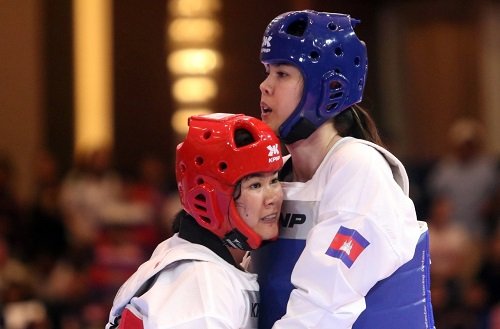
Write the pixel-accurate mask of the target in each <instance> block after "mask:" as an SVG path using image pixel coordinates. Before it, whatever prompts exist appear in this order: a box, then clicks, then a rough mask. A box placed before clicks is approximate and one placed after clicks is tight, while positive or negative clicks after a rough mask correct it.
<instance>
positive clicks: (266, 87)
mask: <svg viewBox="0 0 500 329" xmlns="http://www.w3.org/2000/svg"><path fill="white" fill-rule="evenodd" d="M259 89H260V92H261V93H263V94H270V93H271V92H272V88H271V85H270V83H269V81H268V79H267V78H266V79H264V81H262V82H261V83H260V85H259Z"/></svg>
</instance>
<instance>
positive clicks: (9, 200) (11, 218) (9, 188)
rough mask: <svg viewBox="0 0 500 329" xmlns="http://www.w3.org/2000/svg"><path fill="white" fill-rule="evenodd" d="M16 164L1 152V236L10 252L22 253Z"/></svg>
mask: <svg viewBox="0 0 500 329" xmlns="http://www.w3.org/2000/svg"><path fill="white" fill-rule="evenodd" d="M14 169H15V168H14V164H13V163H12V161H11V159H10V157H9V156H8V155H7V154H5V153H1V152H0V237H1V238H4V239H5V240H6V241H7V243H8V245H9V248H10V252H11V253H12V254H14V255H16V256H20V255H21V253H22V239H21V232H22V231H23V230H22V221H21V208H20V205H19V203H18V200H17V197H16V195H15V192H14V186H13V184H14V182H13V179H14Z"/></svg>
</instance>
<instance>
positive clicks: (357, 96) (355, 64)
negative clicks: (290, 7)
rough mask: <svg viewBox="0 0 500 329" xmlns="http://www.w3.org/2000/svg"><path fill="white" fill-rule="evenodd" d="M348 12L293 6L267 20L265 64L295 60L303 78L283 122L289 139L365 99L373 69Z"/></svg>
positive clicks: (303, 134)
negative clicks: (298, 94) (296, 101)
mask: <svg viewBox="0 0 500 329" xmlns="http://www.w3.org/2000/svg"><path fill="white" fill-rule="evenodd" d="M357 23H359V21H358V20H355V19H351V17H350V16H349V15H344V14H335V13H324V12H316V11H312V10H304V11H294V12H288V13H285V14H282V15H280V16H278V17H276V18H275V19H273V20H272V21H271V22H270V23H269V25H268V26H267V28H266V30H265V32H264V37H263V41H262V47H261V52H260V59H261V62H262V63H264V64H292V65H294V66H296V67H298V68H299V70H300V71H301V73H302V77H303V78H304V90H303V94H302V98H301V100H300V102H299V105H298V106H297V108H296V109H295V110H294V112H293V113H292V114H291V115H290V117H288V118H287V120H285V122H283V124H282V125H281V126H280V128H279V137H280V139H281V140H283V141H284V142H285V143H287V144H290V143H293V142H295V141H297V140H300V139H304V138H307V137H309V135H311V134H312V133H313V132H314V131H315V130H316V129H317V128H318V127H319V126H320V125H322V124H323V123H324V122H325V121H327V120H329V119H331V118H333V117H334V116H336V115H337V114H339V113H340V112H342V111H343V110H345V109H346V108H348V107H349V106H351V105H353V104H356V103H358V102H360V101H361V99H362V96H363V90H364V86H365V80H366V73H367V69H368V57H367V51H366V46H365V44H364V43H363V42H362V41H361V40H359V39H358V37H357V36H356V34H355V33H354V26H355V25H356V24H357Z"/></svg>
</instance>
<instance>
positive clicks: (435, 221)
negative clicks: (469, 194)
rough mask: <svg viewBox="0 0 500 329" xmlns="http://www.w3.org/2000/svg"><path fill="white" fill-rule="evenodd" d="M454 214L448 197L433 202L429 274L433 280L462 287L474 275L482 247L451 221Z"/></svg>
mask: <svg viewBox="0 0 500 329" xmlns="http://www.w3.org/2000/svg"><path fill="white" fill-rule="evenodd" d="M453 213H454V211H453V203H452V202H451V201H450V200H449V199H448V198H447V197H437V198H435V199H434V200H433V201H432V203H431V207H430V213H429V219H428V225H429V235H430V253H431V260H432V266H431V275H432V278H433V280H438V281H439V280H444V281H445V282H447V283H448V284H450V282H453V284H455V285H462V284H463V283H464V282H466V281H468V280H470V278H471V277H472V275H473V274H474V273H475V272H476V270H477V264H478V262H479V260H480V258H479V255H480V252H481V248H480V247H478V246H477V245H476V244H475V243H473V241H472V239H471V238H470V236H469V233H468V232H467V231H466V229H465V228H464V227H463V226H461V225H460V224H457V223H456V222H455V221H454V220H453Z"/></svg>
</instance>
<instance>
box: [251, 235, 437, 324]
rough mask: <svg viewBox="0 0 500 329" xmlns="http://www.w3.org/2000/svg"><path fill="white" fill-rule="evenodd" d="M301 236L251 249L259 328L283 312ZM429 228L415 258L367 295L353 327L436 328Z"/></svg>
mask: <svg viewBox="0 0 500 329" xmlns="http://www.w3.org/2000/svg"><path fill="white" fill-rule="evenodd" d="M304 246H305V241H304V240H293V239H280V240H278V241H277V242H275V243H271V244H269V245H267V246H264V247H262V248H261V249H260V250H257V251H256V252H254V253H253V254H252V262H254V266H255V270H256V271H257V273H258V275H259V284H260V292H261V297H260V307H259V328H260V329H269V328H271V327H272V326H273V324H274V322H276V321H277V320H278V319H280V318H281V317H282V316H283V315H284V314H285V313H286V304H287V302H288V298H289V296H290V292H291V291H292V289H293V286H292V284H291V282H290V277H291V273H292V270H293V267H294V265H295V262H296V261H297V259H298V258H299V256H300V254H301V252H302V250H303V249H304ZM430 296H431V295H430V256H429V232H428V231H425V232H424V233H422V235H421V236H420V239H419V241H418V244H417V246H416V249H415V254H414V256H413V259H411V260H410V261H408V262H407V263H406V264H404V265H403V266H401V267H400V268H399V269H398V270H397V271H396V272H394V273H393V274H392V275H391V276H390V277H388V278H386V279H384V280H382V281H379V282H378V283H377V284H376V285H375V286H374V287H373V288H372V289H370V291H369V292H368V294H367V295H366V309H365V310H364V311H363V312H362V313H361V315H360V316H359V317H358V319H357V320H356V322H355V323H354V325H353V329H401V328H408V329H426V328H430V329H432V328H435V326H434V316H433V313H432V304H431V297H430Z"/></svg>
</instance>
